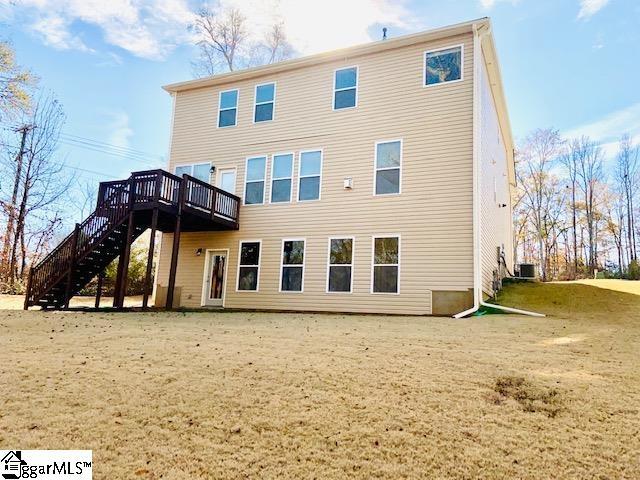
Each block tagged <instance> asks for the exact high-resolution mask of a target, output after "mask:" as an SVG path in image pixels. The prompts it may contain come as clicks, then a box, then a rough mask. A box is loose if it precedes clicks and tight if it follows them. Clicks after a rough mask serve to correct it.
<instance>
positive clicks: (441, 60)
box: [424, 45, 462, 86]
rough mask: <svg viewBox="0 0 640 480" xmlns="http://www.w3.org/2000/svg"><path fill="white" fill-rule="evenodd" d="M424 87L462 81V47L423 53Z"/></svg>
mask: <svg viewBox="0 0 640 480" xmlns="http://www.w3.org/2000/svg"><path fill="white" fill-rule="evenodd" d="M424 63H425V65H424V85H425V86H429V85H438V84H441V83H447V82H456V81H459V80H462V45H457V46H455V47H448V48H442V49H439V50H430V51H428V52H425V53H424Z"/></svg>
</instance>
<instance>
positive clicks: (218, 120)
mask: <svg viewBox="0 0 640 480" xmlns="http://www.w3.org/2000/svg"><path fill="white" fill-rule="evenodd" d="M234 91H235V92H237V94H236V106H235V107H230V108H220V107H221V106H222V94H223V93H229V92H234ZM238 105H240V90H239V89H237V88H231V89H229V90H220V92H219V93H218V118H216V125H217V126H218V128H231V127H235V126H237V125H238V110H239V109H238ZM234 108H235V110H236V121H235V123H234V124H233V125H225V126H223V127H221V126H220V112H222V111H226V110H233V109H234Z"/></svg>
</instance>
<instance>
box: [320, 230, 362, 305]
mask: <svg viewBox="0 0 640 480" xmlns="http://www.w3.org/2000/svg"><path fill="white" fill-rule="evenodd" d="M331 240H351V263H349V264H347V263H331ZM355 251H356V237H355V236H354V235H337V236H332V237H328V239H327V283H326V288H325V292H326V293H328V294H330V295H334V294H338V295H340V294H342V295H345V294H352V293H353V272H354V265H355V263H354V261H353V260H354V257H355ZM332 266H338V267H347V266H348V267H351V278H350V284H349V291H348V292H336V291H331V290H329V277H330V275H331V267H332Z"/></svg>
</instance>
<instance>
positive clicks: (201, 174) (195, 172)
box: [175, 163, 211, 183]
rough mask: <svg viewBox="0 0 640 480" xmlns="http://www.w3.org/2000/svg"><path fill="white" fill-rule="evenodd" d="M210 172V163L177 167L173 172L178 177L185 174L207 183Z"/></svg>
mask: <svg viewBox="0 0 640 480" xmlns="http://www.w3.org/2000/svg"><path fill="white" fill-rule="evenodd" d="M210 170H211V164H210V163H196V164H192V165H177V166H176V169H175V172H176V175H177V176H178V177H182V176H183V175H184V174H187V175H191V176H192V177H195V178H197V179H198V180H202V181H203V182H207V183H209V175H210Z"/></svg>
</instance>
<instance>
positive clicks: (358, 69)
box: [331, 57, 426, 112]
mask: <svg viewBox="0 0 640 480" xmlns="http://www.w3.org/2000/svg"><path fill="white" fill-rule="evenodd" d="M425 58H426V57H425ZM351 68H355V69H356V84H355V85H354V86H353V87H344V88H336V77H337V75H338V72H339V71H340V70H349V69H351ZM332 80H333V85H332V90H333V94H332V95H331V110H333V111H334V112H339V111H341V110H351V109H353V108H358V101H359V96H360V95H359V94H360V92H359V90H360V89H359V88H358V87H359V85H360V66H359V65H349V66H346V67H340V68H336V69H335V70H334V71H333V79H332ZM353 88H355V90H356V95H355V104H354V105H353V106H352V107H342V108H336V92H342V91H345V90H351V89H353Z"/></svg>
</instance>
